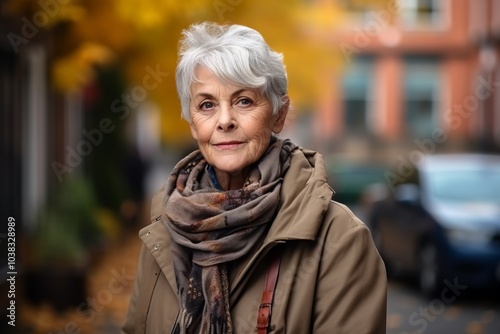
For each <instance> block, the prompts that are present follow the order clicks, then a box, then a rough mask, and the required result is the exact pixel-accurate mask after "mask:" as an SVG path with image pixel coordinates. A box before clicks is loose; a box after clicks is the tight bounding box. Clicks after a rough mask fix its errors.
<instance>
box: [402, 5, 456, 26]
mask: <svg viewBox="0 0 500 334" xmlns="http://www.w3.org/2000/svg"><path fill="white" fill-rule="evenodd" d="M447 2H448V0H400V1H399V17H400V21H401V26H402V27H403V28H405V29H411V30H413V29H426V28H438V29H439V28H445V27H446V26H447V20H446V15H445V14H446V13H445V9H446V7H447V6H446V4H447Z"/></svg>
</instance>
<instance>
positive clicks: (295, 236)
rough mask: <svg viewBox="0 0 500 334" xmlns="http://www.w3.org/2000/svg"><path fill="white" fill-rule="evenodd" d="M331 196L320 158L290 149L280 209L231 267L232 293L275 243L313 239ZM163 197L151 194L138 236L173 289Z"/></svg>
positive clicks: (175, 285)
mask: <svg viewBox="0 0 500 334" xmlns="http://www.w3.org/2000/svg"><path fill="white" fill-rule="evenodd" d="M332 195H333V190H332V189H331V188H330V187H329V186H328V183H327V182H326V170H325V165H324V160H323V157H322V156H321V155H320V154H319V153H316V152H313V151H309V150H304V149H296V150H295V151H293V152H292V155H291V165H290V168H289V169H288V171H287V172H286V174H285V176H284V178H283V184H282V189H281V206H280V210H279V212H278V214H277V215H276V218H275V220H274V222H273V224H272V226H271V228H270V229H269V232H268V234H267V236H266V239H265V240H264V242H263V244H262V245H261V247H260V248H259V249H258V250H257V251H256V252H255V253H254V254H253V255H252V256H248V257H245V258H244V259H243V260H242V261H239V262H238V263H237V264H236V265H235V266H234V267H233V270H232V274H231V278H232V279H231V292H233V291H234V290H235V289H237V288H238V286H239V285H240V283H241V282H242V281H243V279H244V277H245V276H248V275H247V273H248V272H249V271H250V269H251V268H253V267H255V266H254V264H255V263H257V262H259V261H260V260H261V259H262V258H263V257H264V255H265V254H267V252H268V251H269V250H270V249H271V248H273V247H274V246H275V245H276V244H279V243H284V242H286V241H287V240H315V238H316V235H317V232H318V230H319V228H320V226H321V222H322V220H323V216H324V214H325V212H326V210H327V208H328V205H329V203H330V199H331V197H332ZM163 196H164V191H163V190H162V191H160V192H159V193H157V194H156V195H155V196H154V197H153V201H152V205H151V221H152V223H151V224H150V225H148V226H147V227H145V228H143V229H141V231H140V232H139V237H140V238H141V239H142V241H143V243H144V245H145V246H146V248H147V249H148V250H149V251H150V252H151V254H152V255H153V257H154V258H155V260H156V262H157V263H158V265H159V267H160V268H161V270H162V272H163V274H164V275H165V277H166V278H167V280H168V282H169V284H170V285H171V287H172V289H173V290H174V291H176V290H177V284H176V280H175V274H174V265H173V259H172V256H171V252H170V251H169V248H170V244H171V242H172V239H171V238H170V234H169V233H168V230H167V228H166V226H165V225H164V223H163V220H162V207H163V205H162V202H163Z"/></svg>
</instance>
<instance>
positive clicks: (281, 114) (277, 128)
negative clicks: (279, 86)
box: [272, 96, 290, 133]
mask: <svg viewBox="0 0 500 334" xmlns="http://www.w3.org/2000/svg"><path fill="white" fill-rule="evenodd" d="M283 99H284V100H285V103H284V104H283V106H282V107H281V108H280V110H278V115H277V118H276V120H275V121H274V124H273V127H272V130H273V132H274V133H280V132H281V131H282V130H283V127H284V126H285V120H286V116H287V115H288V109H289V108H290V98H289V97H288V96H284V97H283Z"/></svg>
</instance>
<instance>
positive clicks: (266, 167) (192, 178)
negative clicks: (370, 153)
mask: <svg viewBox="0 0 500 334" xmlns="http://www.w3.org/2000/svg"><path fill="white" fill-rule="evenodd" d="M296 147H297V146H295V145H294V144H293V143H291V142H290V141H289V140H281V139H277V138H276V137H274V136H273V137H272V138H271V144H270V146H269V148H268V149H267V151H266V152H265V153H264V155H263V156H262V158H261V159H260V160H259V161H258V162H257V163H256V164H255V165H254V167H253V168H252V170H251V171H250V173H249V176H248V178H247V181H246V182H245V185H244V186H243V188H241V189H237V190H228V191H222V190H219V189H217V186H216V184H214V182H213V180H212V179H211V177H210V175H209V172H208V168H209V165H208V164H207V162H206V161H205V160H204V158H203V156H202V155H201V153H200V151H195V152H193V153H191V154H190V155H188V156H187V157H186V158H184V159H183V160H181V161H180V162H179V163H178V164H177V165H176V166H175V168H174V169H173V171H172V173H171V174H170V176H169V178H168V181H167V186H166V196H165V199H164V202H163V208H164V213H165V215H164V216H165V220H164V221H165V224H166V226H167V228H168V230H169V232H170V234H171V236H172V240H173V241H174V242H173V243H172V253H173V257H174V269H175V277H176V280H177V289H178V291H177V293H178V295H179V299H180V311H179V314H178V316H177V321H176V324H175V327H174V331H173V333H176V334H184V333H186V334H187V333H209V334H212V333H228V334H231V333H232V332H233V329H232V321H231V315H230V306H229V282H228V275H227V267H226V264H227V263H228V262H230V261H233V260H236V259H239V258H241V257H242V256H244V255H245V254H247V253H248V252H249V251H250V250H251V249H253V248H254V247H256V246H258V245H260V243H261V242H262V241H263V239H264V234H265V231H266V230H267V228H268V227H269V224H270V223H271V221H272V219H273V217H274V215H275V213H276V210H277V208H278V205H279V199H280V189H281V182H282V176H283V174H284V173H285V171H286V170H287V169H288V167H289V166H290V153H291V152H292V150H294V149H295V148H296Z"/></svg>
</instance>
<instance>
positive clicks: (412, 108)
mask: <svg viewBox="0 0 500 334" xmlns="http://www.w3.org/2000/svg"><path fill="white" fill-rule="evenodd" d="M404 75H405V77H404V116H405V117H404V120H405V125H406V129H407V130H408V132H407V133H408V135H410V136H413V137H422V136H424V137H425V136H429V135H431V133H432V130H433V129H435V128H436V127H437V126H438V125H439V123H438V116H439V115H438V107H439V97H440V93H439V82H440V66H439V60H438V59H436V58H413V59H406V60H405V73H404Z"/></svg>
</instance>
